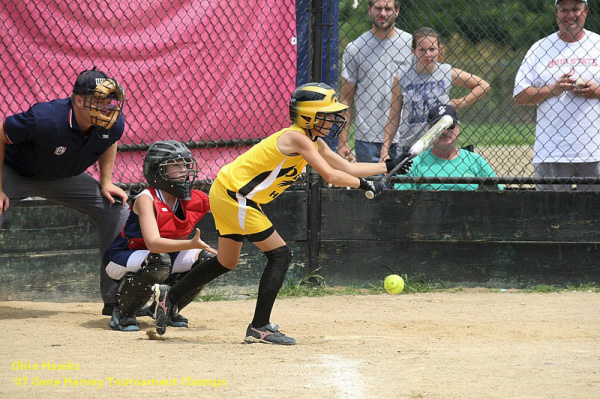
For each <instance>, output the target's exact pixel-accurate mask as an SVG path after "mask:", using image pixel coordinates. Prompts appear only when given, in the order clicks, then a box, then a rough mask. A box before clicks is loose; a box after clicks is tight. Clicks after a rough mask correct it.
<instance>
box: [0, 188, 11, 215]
mask: <svg viewBox="0 0 600 399" xmlns="http://www.w3.org/2000/svg"><path fill="white" fill-rule="evenodd" d="M9 202H10V201H9V200H8V195H6V194H5V193H4V191H2V190H0V215H2V212H6V211H8V205H9Z"/></svg>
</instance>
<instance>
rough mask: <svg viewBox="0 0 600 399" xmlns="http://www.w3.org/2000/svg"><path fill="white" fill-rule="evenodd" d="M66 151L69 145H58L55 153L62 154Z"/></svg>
mask: <svg viewBox="0 0 600 399" xmlns="http://www.w3.org/2000/svg"><path fill="white" fill-rule="evenodd" d="M65 152H67V147H62V146H61V147H56V149H55V150H54V155H62V154H64V153H65Z"/></svg>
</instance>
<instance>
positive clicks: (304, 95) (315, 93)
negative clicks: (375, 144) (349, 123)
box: [290, 83, 348, 140]
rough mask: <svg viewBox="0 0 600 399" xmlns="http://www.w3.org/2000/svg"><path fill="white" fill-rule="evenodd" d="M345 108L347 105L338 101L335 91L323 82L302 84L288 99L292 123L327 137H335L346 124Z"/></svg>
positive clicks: (314, 138)
mask: <svg viewBox="0 0 600 399" xmlns="http://www.w3.org/2000/svg"><path fill="white" fill-rule="evenodd" d="M346 109H348V106H346V105H344V104H342V103H340V102H338V98H337V95H336V94H335V91H334V90H333V89H332V88H331V87H330V86H328V85H326V84H325V83H307V84H305V85H302V86H300V87H298V88H297V89H296V90H294V93H292V98H291V99H290V118H291V120H292V123H294V124H295V125H298V126H300V127H302V128H304V129H307V130H315V131H316V132H318V133H319V134H320V135H322V136H325V137H329V138H336V137H337V136H338V135H339V134H340V132H341V131H342V129H343V128H344V126H345V125H346V117H345V116H344V111H346ZM311 135H312V133H311ZM316 139H317V137H313V140H316Z"/></svg>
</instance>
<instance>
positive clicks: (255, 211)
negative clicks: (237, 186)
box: [209, 179, 273, 236]
mask: <svg viewBox="0 0 600 399" xmlns="http://www.w3.org/2000/svg"><path fill="white" fill-rule="evenodd" d="M209 199H210V210H211V212H212V214H213V217H214V219H215V226H216V228H217V231H218V232H219V234H220V235H222V236H224V235H229V234H241V235H249V234H256V233H261V232H263V231H265V230H267V229H269V228H271V227H272V226H273V223H271V221H270V220H269V218H268V217H267V216H266V215H265V214H264V213H263V211H262V209H261V208H260V205H259V204H257V203H256V202H254V201H252V200H249V199H247V198H246V197H243V196H242V195H240V194H238V193H235V192H233V191H230V190H227V189H226V188H225V186H223V184H221V182H219V179H216V180H215V181H214V182H213V184H212V187H211V188H210V193H209Z"/></svg>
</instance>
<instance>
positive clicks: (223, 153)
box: [0, 0, 296, 182]
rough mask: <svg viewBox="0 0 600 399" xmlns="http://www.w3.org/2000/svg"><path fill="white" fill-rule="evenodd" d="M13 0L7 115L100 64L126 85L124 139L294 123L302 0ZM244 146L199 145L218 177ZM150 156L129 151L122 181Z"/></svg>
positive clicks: (4, 25) (232, 133)
mask: <svg viewBox="0 0 600 399" xmlns="http://www.w3.org/2000/svg"><path fill="white" fill-rule="evenodd" d="M3 3H4V4H3V10H1V11H0V16H1V17H2V22H0V24H1V26H0V29H2V30H3V34H2V38H1V42H0V56H1V57H2V58H1V59H2V62H1V63H0V71H1V76H2V80H3V82H2V84H1V85H0V95H1V96H2V99H3V101H1V102H0V111H1V112H2V113H3V114H4V115H9V114H12V113H16V112H20V111H22V110H25V109H27V108H28V107H29V106H30V105H31V104H32V103H35V102H38V101H46V100H51V99H54V98H64V97H67V96H69V95H70V94H71V90H72V87H73V83H74V81H75V78H76V76H77V74H78V73H79V72H80V71H81V70H84V69H88V68H91V66H92V65H96V66H97V67H98V68H99V69H102V70H104V71H106V72H107V73H108V74H109V75H112V76H114V77H115V78H116V79H117V80H118V81H119V82H121V83H122V85H123V86H124V87H125V90H126V93H127V104H126V108H125V111H124V115H125V120H126V124H127V127H126V131H125V137H124V138H123V140H122V143H124V144H129V143H151V142H152V141H154V140H157V139H166V138H172V139H176V140H181V141H193V140H229V139H241V138H257V137H258V138H260V137H265V136H266V135H268V134H269V133H271V132H273V131H275V130H276V129H280V128H281V127H283V126H285V125H287V124H288V119H287V118H288V116H287V115H288V111H287V101H288V99H289V96H290V94H291V92H292V90H293V88H294V85H295V77H296V45H295V36H296V23H295V2H294V1H290V0H254V1H252V0H251V1H240V0H229V1H206V0H189V1H181V0H172V1H171V2H165V1H148V0H141V1H136V2H126V1H115V0H106V1H90V0H72V1H69V2H66V1H60V0H43V1H40V0H14V3H11V2H9V1H3ZM244 150H245V148H239V149H222V150H217V149H210V150H202V151H196V154H197V155H198V156H199V157H201V158H202V159H201V160H200V161H201V162H204V163H205V172H206V176H205V177H206V178H212V177H214V175H215V174H216V172H217V171H218V169H219V167H220V166H221V165H223V164H224V163H226V162H228V161H230V160H231V159H232V158H233V157H235V156H236V155H237V154H238V153H239V152H240V151H244ZM231 151H233V152H231ZM141 156H143V153H142V154H126V153H123V154H119V156H118V159H117V164H116V168H115V179H114V180H115V181H121V182H139V181H143V178H142V177H141V165H140V161H139V160H140V157H141ZM91 172H92V173H94V174H95V171H94V170H91Z"/></svg>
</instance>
